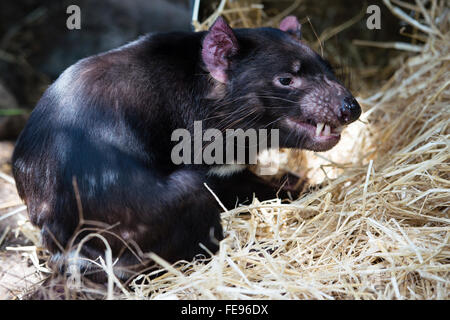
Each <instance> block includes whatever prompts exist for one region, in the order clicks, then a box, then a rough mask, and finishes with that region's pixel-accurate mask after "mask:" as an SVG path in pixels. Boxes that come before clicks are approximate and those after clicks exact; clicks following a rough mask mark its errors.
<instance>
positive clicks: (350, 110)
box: [339, 97, 361, 124]
mask: <svg viewBox="0 0 450 320" xmlns="http://www.w3.org/2000/svg"><path fill="white" fill-rule="evenodd" d="M339 112H340V115H339V120H340V121H341V123H342V124H349V123H352V122H353V121H355V120H357V119H358V118H359V116H360V115H361V107H360V106H359V104H358V101H356V99H355V98H353V97H346V98H344V100H342V105H341V107H340V108H339Z"/></svg>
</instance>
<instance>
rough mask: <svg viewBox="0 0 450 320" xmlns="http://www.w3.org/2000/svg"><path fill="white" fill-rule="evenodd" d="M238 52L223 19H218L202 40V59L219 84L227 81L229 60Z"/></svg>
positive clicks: (233, 38) (236, 44) (235, 41)
mask: <svg viewBox="0 0 450 320" xmlns="http://www.w3.org/2000/svg"><path fill="white" fill-rule="evenodd" d="M237 51H238V42H237V40H236V37H235V36H234V33H233V30H232V29H231V28H230V26H229V25H228V24H227V23H226V21H225V19H224V18H222V17H218V18H217V20H216V21H215V22H214V24H213V25H212V26H211V28H210V29H209V31H208V33H207V35H206V37H205V39H204V40H203V48H202V58H203V62H204V63H205V65H206V67H207V69H208V71H209V72H210V74H211V76H212V77H213V78H214V79H216V80H217V81H219V82H222V83H225V82H227V81H228V77H227V70H228V67H229V58H230V57H231V56H233V55H235V54H236V53H237Z"/></svg>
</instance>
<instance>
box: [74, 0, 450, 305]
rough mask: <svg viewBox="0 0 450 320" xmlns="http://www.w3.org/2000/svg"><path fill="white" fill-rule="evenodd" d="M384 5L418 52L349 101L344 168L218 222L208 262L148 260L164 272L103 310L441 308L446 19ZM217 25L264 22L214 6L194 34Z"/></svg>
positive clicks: (446, 260)
mask: <svg viewBox="0 0 450 320" xmlns="http://www.w3.org/2000/svg"><path fill="white" fill-rule="evenodd" d="M384 2H385V4H386V5H387V7H388V8H389V9H390V10H392V12H394V13H395V15H396V16H398V17H399V18H400V19H402V20H404V21H405V22H406V23H408V24H410V25H412V26H413V27H414V28H415V29H416V30H415V34H419V35H420V38H422V39H424V40H425V41H424V42H423V43H422V44H421V47H420V48H421V49H420V52H419V53H417V52H416V51H417V50H416V47H417V46H415V47H414V48H415V49H414V50H412V51H414V53H410V57H409V58H408V59H405V62H404V63H403V65H402V67H400V68H399V69H398V70H397V71H396V72H395V74H394V75H393V76H392V78H390V79H389V81H387V83H386V84H385V85H384V86H383V87H382V88H380V89H379V90H378V92H376V94H374V95H372V96H370V97H366V98H362V97H359V98H358V100H359V101H360V102H361V104H362V105H363V107H364V110H365V113H364V114H363V116H362V120H363V122H364V123H362V122H357V123H355V124H353V125H351V126H350V128H349V130H348V132H347V133H346V134H347V140H345V139H344V142H345V141H347V142H345V143H346V145H343V146H342V147H345V148H347V149H346V152H345V154H346V158H344V159H343V158H342V157H341V158H340V159H339V160H333V161H328V163H327V164H326V165H324V166H322V169H324V172H328V173H330V172H334V173H335V174H334V175H331V174H328V173H327V176H328V177H327V178H325V180H324V182H323V184H322V188H320V189H318V190H317V191H314V192H311V193H309V194H307V195H304V196H303V197H301V198H300V199H298V200H296V201H294V202H292V203H291V204H282V203H281V202H280V200H278V199H274V200H272V201H266V202H262V203H261V202H259V201H258V200H257V199H255V200H254V201H253V203H252V204H251V205H249V206H241V207H238V208H236V209H234V210H230V211H225V212H224V213H223V214H222V218H223V227H224V232H225V236H226V238H225V239H224V240H223V241H222V242H221V243H220V251H219V252H218V253H217V254H215V255H213V256H212V257H211V258H210V259H209V260H206V261H205V260H203V261H202V260H196V261H194V262H180V263H178V264H175V265H169V264H168V263H166V262H165V261H163V260H162V259H160V258H159V257H157V256H155V255H152V256H151V257H152V258H153V259H154V260H155V261H156V263H158V264H159V265H160V266H161V269H164V270H166V271H167V272H165V273H164V274H162V275H160V276H158V277H156V278H155V277H154V275H155V274H156V273H153V274H149V275H148V274H147V275H146V274H143V275H141V276H139V277H138V279H137V280H139V281H134V282H133V283H132V285H131V289H130V291H129V292H128V293H127V294H126V295H125V294H123V288H121V290H122V291H121V290H118V291H117V292H116V293H114V294H115V296H111V295H112V294H113V293H111V290H108V297H109V298H126V299H130V298H131V299H142V298H145V299H146V298H150V299H448V298H449V288H450V276H449V273H450V246H449V237H450V217H449V203H450V181H449V180H450V179H449V177H450V166H449V158H450V154H449V148H450V139H449V135H450V130H449V129H450V128H449V122H450V121H449V119H450V108H449V98H450V91H449V85H450V80H449V79H450V70H449V60H450V53H449V32H448V31H449V21H448V15H444V16H443V15H442V13H443V12H446V13H447V14H448V9H447V8H445V7H444V3H445V2H444V1H437V0H434V1H431V2H430V1H429V3H431V5H430V6H429V8H428V7H427V8H428V9H425V8H424V6H423V4H422V2H421V1H420V0H418V1H416V3H417V5H414V7H415V8H416V9H417V12H418V13H420V17H418V16H416V19H413V18H411V17H410V16H408V15H406V14H405V12H404V11H403V10H402V6H405V5H406V4H405V3H403V2H402V1H395V2H394V1H392V2H391V1H388V0H386V1H384ZM393 3H394V4H393ZM294 4H298V2H295V3H294ZM408 5H409V4H408ZM293 9H294V6H292V7H290V9H289V10H293ZM446 10H447V11H446ZM288 13H289V12H283V15H286V14H288ZM219 14H222V15H224V16H226V18H227V19H228V20H229V21H231V23H232V25H234V26H242V25H245V26H249V27H253V26H255V25H262V24H264V22H263V21H267V17H265V13H264V11H263V10H262V7H261V5H259V4H255V3H253V4H250V5H248V6H246V7H243V6H240V5H239V3H238V2H236V1H234V2H228V1H222V2H221V3H220V5H219V7H218V10H217V11H216V12H215V13H214V14H213V15H212V16H211V17H209V18H207V19H206V20H205V21H204V22H203V23H200V22H198V21H196V22H195V25H196V27H197V28H198V29H205V28H207V27H208V26H209V25H210V24H211V23H212V22H213V21H214V19H215V17H217V16H218V15H219ZM279 18H281V16H280V17H277V19H279ZM270 21H271V24H276V23H277V22H278V21H276V19H275V20H273V19H272V20H270ZM380 45H382V44H380ZM407 48H408V46H406V47H403V49H406V50H407ZM349 137H350V139H348V138H349ZM344 142H341V144H343V143H344ZM349 146H350V147H349ZM336 148H337V150H338V151H339V148H341V146H338V147H336ZM323 158H327V156H326V155H325V156H323ZM327 170H328V171H327ZM219 200H220V199H219ZM152 275H153V277H152ZM81 290H83V289H82V288H81Z"/></svg>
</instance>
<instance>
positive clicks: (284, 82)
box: [278, 78, 292, 86]
mask: <svg viewBox="0 0 450 320" xmlns="http://www.w3.org/2000/svg"><path fill="white" fill-rule="evenodd" d="M278 81H279V82H280V83H281V84H282V85H283V86H288V85H290V84H291V83H292V78H278Z"/></svg>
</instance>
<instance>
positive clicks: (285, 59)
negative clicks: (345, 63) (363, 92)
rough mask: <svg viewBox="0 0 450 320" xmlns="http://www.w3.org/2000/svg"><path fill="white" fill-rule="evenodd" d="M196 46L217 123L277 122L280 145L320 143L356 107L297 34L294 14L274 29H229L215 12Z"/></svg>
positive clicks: (327, 141) (330, 142)
mask: <svg viewBox="0 0 450 320" xmlns="http://www.w3.org/2000/svg"><path fill="white" fill-rule="evenodd" d="M201 54H202V59H203V62H204V65H205V68H206V70H207V71H208V72H209V74H210V76H211V78H212V79H213V80H212V81H214V83H215V85H214V89H213V92H212V93H211V96H212V97H213V99H216V100H217V101H216V107H215V108H214V112H213V113H214V116H213V117H215V118H216V119H217V123H216V125H218V126H219V129H225V128H233V129H235V128H243V129H246V128H250V127H251V128H255V129H259V128H267V129H272V128H277V129H279V130H280V146H281V147H293V148H302V149H309V150H314V151H325V150H329V149H331V148H332V147H333V146H335V145H336V144H337V143H338V141H339V139H340V132H341V130H342V128H343V127H344V126H345V125H348V124H349V123H351V122H353V121H355V120H356V119H358V118H359V116H360V114H361V108H360V106H359V104H358V102H357V101H356V100H355V98H354V97H353V95H352V94H351V93H350V91H349V90H348V89H347V88H345V87H344V86H343V85H342V84H341V83H340V82H339V81H338V80H337V79H336V76H335V74H334V72H333V69H332V68H331V66H330V64H329V63H328V62H327V61H326V60H324V59H323V58H322V57H321V56H320V55H319V54H317V53H316V52H314V51H313V50H312V49H311V48H310V47H309V46H307V45H306V44H305V43H304V42H303V41H302V40H301V25H300V23H299V22H298V20H297V18H296V17H293V16H289V17H287V18H285V19H284V20H283V21H282V22H281V23H280V27H279V29H276V28H257V29H232V28H230V26H229V25H228V24H227V23H226V21H225V20H224V19H223V18H221V17H219V18H218V19H217V20H216V22H215V23H214V25H213V26H212V27H211V28H210V30H209V31H208V32H207V33H206V35H205V37H204V39H203V46H202V53H201Z"/></svg>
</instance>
